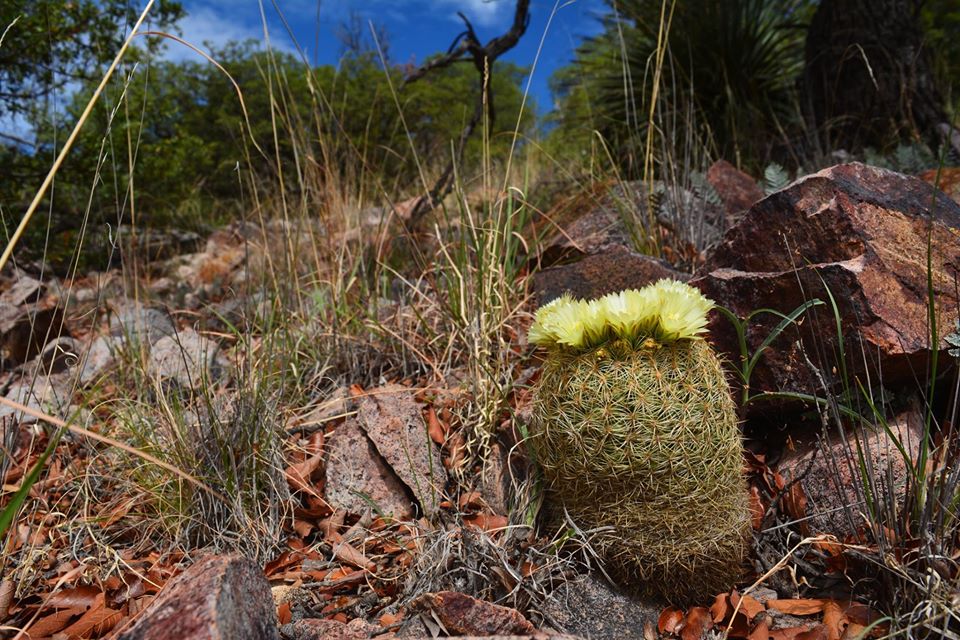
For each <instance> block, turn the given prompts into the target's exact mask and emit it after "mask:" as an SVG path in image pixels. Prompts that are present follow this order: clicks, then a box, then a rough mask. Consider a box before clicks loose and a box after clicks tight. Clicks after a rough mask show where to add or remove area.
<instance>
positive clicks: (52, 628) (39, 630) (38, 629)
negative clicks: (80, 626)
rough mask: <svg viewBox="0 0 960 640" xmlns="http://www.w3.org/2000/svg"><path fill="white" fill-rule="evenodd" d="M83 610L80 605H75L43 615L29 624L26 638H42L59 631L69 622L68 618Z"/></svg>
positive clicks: (70, 618)
mask: <svg viewBox="0 0 960 640" xmlns="http://www.w3.org/2000/svg"><path fill="white" fill-rule="evenodd" d="M83 611H84V609H83V608H82V607H76V608H74V609H63V610H61V611H56V612H54V613H51V614H50V615H48V616H44V617H42V618H40V619H39V620H37V621H36V622H34V623H33V624H32V625H30V627H29V628H28V629H27V632H26V636H27V637H28V638H43V637H46V636H52V635H53V634H55V633H59V632H60V631H61V630H62V629H64V627H66V626H67V625H68V624H70V620H72V619H73V618H74V617H76V616H78V615H80V614H82V613H83Z"/></svg>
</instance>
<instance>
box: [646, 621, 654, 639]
mask: <svg viewBox="0 0 960 640" xmlns="http://www.w3.org/2000/svg"><path fill="white" fill-rule="evenodd" d="M643 640H657V630H656V629H654V628H653V623H652V622H650V621H649V620H644V621H643Z"/></svg>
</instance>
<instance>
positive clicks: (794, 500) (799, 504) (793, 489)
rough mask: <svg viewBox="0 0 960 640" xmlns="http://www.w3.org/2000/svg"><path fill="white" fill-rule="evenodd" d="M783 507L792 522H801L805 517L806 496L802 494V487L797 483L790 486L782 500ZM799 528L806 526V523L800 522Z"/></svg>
mask: <svg viewBox="0 0 960 640" xmlns="http://www.w3.org/2000/svg"><path fill="white" fill-rule="evenodd" d="M783 507H784V510H785V511H786V513H787V515H788V516H790V517H791V518H793V519H794V520H802V519H803V518H806V517H807V495H806V494H805V493H804V492H803V487H801V486H800V483H799V482H795V483H793V484H792V485H790V489H789V490H788V491H787V492H786V495H784V498H783ZM800 524H801V527H803V526H804V525H807V524H808V523H807V522H806V521H804V522H801V523H800Z"/></svg>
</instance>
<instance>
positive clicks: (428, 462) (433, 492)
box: [357, 385, 447, 517]
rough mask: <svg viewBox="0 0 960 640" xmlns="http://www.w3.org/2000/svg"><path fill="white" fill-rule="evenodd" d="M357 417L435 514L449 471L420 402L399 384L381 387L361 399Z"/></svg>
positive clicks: (425, 508)
mask: <svg viewBox="0 0 960 640" xmlns="http://www.w3.org/2000/svg"><path fill="white" fill-rule="evenodd" d="M358 404H359V412H358V415H357V420H358V422H359V423H360V426H361V427H362V428H363V430H364V431H365V432H366V434H367V437H369V438H370V441H371V442H372V443H373V445H374V446H375V447H376V448H377V452H378V453H379V454H380V456H381V457H382V458H383V459H384V460H385V461H386V463H387V464H388V465H390V467H391V468H392V469H393V471H394V473H396V475H397V477H398V478H400V480H401V481H403V483H404V484H405V485H406V486H407V489H409V490H410V492H411V493H412V494H413V495H414V496H415V497H416V498H417V501H418V502H419V503H420V506H421V508H422V509H423V512H424V513H425V514H426V515H427V516H428V517H432V516H433V514H434V513H436V511H437V509H439V505H440V502H441V501H442V500H443V490H444V486H445V485H446V483H447V471H446V469H445V468H444V466H443V464H442V463H441V457H440V449H439V447H437V445H436V444H434V442H433V441H432V440H431V439H430V436H429V434H428V433H427V425H426V424H425V423H424V421H423V414H422V413H421V410H420V405H418V404H417V402H416V400H414V398H413V393H411V391H410V390H409V389H407V388H406V387H402V386H400V385H387V386H385V387H379V388H377V389H374V390H372V391H370V392H369V393H367V394H366V395H364V396H362V397H360V398H359V400H358Z"/></svg>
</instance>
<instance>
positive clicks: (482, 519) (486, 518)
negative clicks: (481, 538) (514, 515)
mask: <svg viewBox="0 0 960 640" xmlns="http://www.w3.org/2000/svg"><path fill="white" fill-rule="evenodd" d="M463 521H464V522H465V523H466V524H468V525H470V526H474V527H477V528H479V529H483V530H484V531H499V530H502V529H505V528H506V527H507V525H509V524H510V521H509V520H508V519H507V517H506V516H501V515H497V514H495V513H477V514H474V515H472V516H468V517H466V518H464V519H463Z"/></svg>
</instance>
